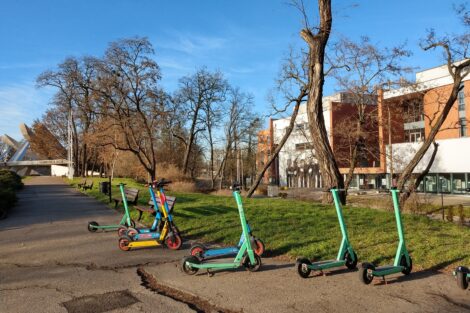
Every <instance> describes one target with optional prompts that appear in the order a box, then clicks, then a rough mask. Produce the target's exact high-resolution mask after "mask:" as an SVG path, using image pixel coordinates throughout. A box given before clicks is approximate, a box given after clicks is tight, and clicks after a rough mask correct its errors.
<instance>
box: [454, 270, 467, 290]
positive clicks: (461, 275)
mask: <svg viewBox="0 0 470 313" xmlns="http://www.w3.org/2000/svg"><path fill="white" fill-rule="evenodd" d="M454 276H455V277H456V278H457V286H459V288H461V289H463V290H465V289H467V288H468V283H469V282H470V270H469V269H468V267H465V266H459V267H457V268H456V269H455V271H454Z"/></svg>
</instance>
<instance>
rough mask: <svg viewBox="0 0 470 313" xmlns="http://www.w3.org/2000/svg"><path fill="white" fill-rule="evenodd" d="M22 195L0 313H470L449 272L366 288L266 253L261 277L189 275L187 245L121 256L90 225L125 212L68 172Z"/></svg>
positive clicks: (6, 247)
mask: <svg viewBox="0 0 470 313" xmlns="http://www.w3.org/2000/svg"><path fill="white" fill-rule="evenodd" d="M19 197H20V201H19V203H18V205H17V206H16V207H15V209H14V211H13V212H12V214H11V215H10V217H9V218H8V219H6V220H3V221H0V244H1V245H2V250H1V253H0V312H32V311H34V312H68V313H76V312H95V313H97V312H226V313H231V312H245V313H246V312H394V313H396V312H470V291H469V290H467V291H463V290H460V289H458V288H457V287H456V283H455V280H454V279H453V278H452V276H451V275H449V274H448V273H447V274H443V273H438V272H432V271H423V272H417V273H413V274H412V275H410V276H409V277H404V276H401V275H396V276H394V277H390V278H389V279H388V284H386V285H385V284H383V283H379V284H375V285H374V284H372V285H370V286H365V285H363V284H362V283H361V282H360V281H359V278H358V273H357V272H347V271H344V270H339V271H332V272H329V273H326V275H324V276H317V277H310V278H308V279H302V278H300V277H298V275H297V274H296V272H295V269H294V264H293V263H292V262H289V261H283V260H279V259H269V258H264V259H263V266H262V269H261V271H260V272H257V273H250V272H247V271H245V270H243V269H239V270H235V271H233V270H232V271H222V272H216V273H215V274H214V275H212V276H209V275H207V274H206V273H204V272H201V273H198V274H197V275H195V276H187V275H184V274H183V273H181V271H180V270H179V268H178V266H179V261H180V260H181V257H182V256H183V255H187V254H188V250H187V249H185V250H181V251H171V250H168V249H161V248H154V249H143V250H136V251H130V252H122V251H120V250H119V249H118V247H117V235H116V233H115V232H114V231H113V232H106V233H103V232H101V233H89V232H88V231H87V230H86V226H87V222H88V221H90V220H97V221H98V222H100V223H115V222H116V221H118V220H119V219H120V216H118V214H116V213H115V212H114V211H113V210H110V209H108V208H106V207H105V206H104V205H103V204H100V203H98V202H97V201H95V200H94V199H91V198H88V197H86V196H84V195H82V194H80V193H79V192H77V191H76V190H74V189H73V188H71V187H69V186H68V185H66V184H64V182H63V181H62V179H60V178H52V177H34V178H31V179H29V180H27V181H26V186H25V188H24V190H23V191H21V193H20V194H19ZM176 209H177V208H176ZM263 239H265V241H267V240H268V239H267V238H263ZM187 245H188V244H186V245H185V246H186V247H187Z"/></svg>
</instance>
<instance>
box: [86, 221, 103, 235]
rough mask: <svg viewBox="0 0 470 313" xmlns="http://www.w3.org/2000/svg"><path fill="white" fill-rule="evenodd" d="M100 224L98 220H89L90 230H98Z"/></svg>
mask: <svg viewBox="0 0 470 313" xmlns="http://www.w3.org/2000/svg"><path fill="white" fill-rule="evenodd" d="M98 226H100V225H99V224H98V223H97V222H95V221H92V222H88V231H89V232H92V233H94V232H95V231H97V230H98V228H97V227H98Z"/></svg>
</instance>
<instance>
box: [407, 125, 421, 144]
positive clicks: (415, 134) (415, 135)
mask: <svg viewBox="0 0 470 313" xmlns="http://www.w3.org/2000/svg"><path fill="white" fill-rule="evenodd" d="M405 141H407V142H422V141H424V129H423V128H419V129H407V130H405Z"/></svg>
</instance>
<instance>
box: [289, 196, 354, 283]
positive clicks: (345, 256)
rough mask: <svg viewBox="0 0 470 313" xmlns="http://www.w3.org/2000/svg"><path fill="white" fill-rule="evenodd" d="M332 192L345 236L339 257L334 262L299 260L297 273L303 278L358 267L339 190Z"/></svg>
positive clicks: (342, 232)
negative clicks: (326, 271)
mask: <svg viewBox="0 0 470 313" xmlns="http://www.w3.org/2000/svg"><path fill="white" fill-rule="evenodd" d="M330 191H331V194H332V195H333V201H334V203H335V208H336V215H337V216H338V221H339V226H340V229H341V234H342V235H343V239H342V241H341V246H340V247H339V251H338V255H337V257H336V259H334V260H328V261H318V262H311V261H310V260H309V259H307V258H299V259H297V262H296V264H297V273H298V274H299V275H300V277H302V278H307V277H308V276H309V275H310V272H311V271H312V270H313V271H320V272H322V271H323V270H326V269H330V268H335V267H340V266H346V267H347V268H348V269H350V270H353V269H355V268H356V266H357V255H356V252H355V251H354V249H353V247H352V246H351V244H350V242H349V237H348V231H347V229H346V224H345V223H344V218H343V209H342V208H341V202H340V201H339V195H338V191H339V190H338V189H336V188H333V189H331V190H330Z"/></svg>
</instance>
